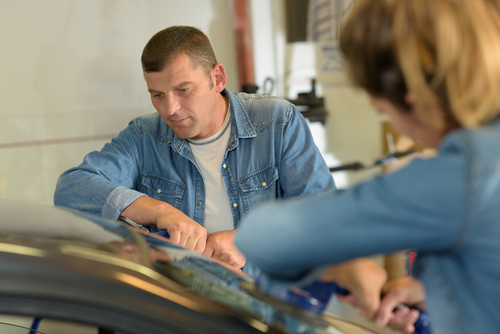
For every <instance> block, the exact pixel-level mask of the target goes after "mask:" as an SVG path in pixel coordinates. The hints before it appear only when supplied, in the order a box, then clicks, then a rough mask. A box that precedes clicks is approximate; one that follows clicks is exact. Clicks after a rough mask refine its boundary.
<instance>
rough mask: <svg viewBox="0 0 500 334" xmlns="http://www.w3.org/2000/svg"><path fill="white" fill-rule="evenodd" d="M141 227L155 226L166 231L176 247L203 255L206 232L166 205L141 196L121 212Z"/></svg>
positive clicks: (178, 211)
mask: <svg viewBox="0 0 500 334" xmlns="http://www.w3.org/2000/svg"><path fill="white" fill-rule="evenodd" d="M122 216H125V217H127V218H129V219H131V220H132V221H134V222H136V223H138V224H141V225H151V224H156V225H157V226H158V228H159V229H164V230H167V232H168V234H169V236H170V238H169V241H170V242H171V243H174V244H176V245H179V246H182V247H185V248H187V249H191V250H194V251H196V252H198V253H203V251H204V250H205V244H206V242H207V230H206V229H205V228H204V227H203V226H201V225H200V224H198V223H197V222H195V221H194V220H192V219H191V218H189V217H188V216H187V215H185V214H184V213H182V212H181V211H180V210H177V209H176V208H174V207H173V206H171V205H170V204H168V203H165V202H162V201H159V200H156V199H154V198H151V197H147V196H143V197H139V198H138V199H136V200H135V201H134V202H132V203H131V204H130V205H129V206H128V207H127V208H126V209H125V210H123V212H122Z"/></svg>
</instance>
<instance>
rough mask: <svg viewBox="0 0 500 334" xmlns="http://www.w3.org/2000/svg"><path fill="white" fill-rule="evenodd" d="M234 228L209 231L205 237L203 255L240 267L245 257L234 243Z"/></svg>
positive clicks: (243, 263)
mask: <svg viewBox="0 0 500 334" xmlns="http://www.w3.org/2000/svg"><path fill="white" fill-rule="evenodd" d="M235 235H236V230H232V231H220V232H215V233H211V234H209V235H208V237H207V244H206V246H205V251H204V252H203V254H204V255H206V256H208V257H211V258H214V259H217V260H219V261H222V262H224V263H227V264H229V265H230V266H232V267H234V268H237V269H241V268H242V267H243V266H244V265H245V262H246V257H245V256H244V255H243V254H242V253H241V252H240V251H239V250H238V249H237V248H236V246H235V245H234V237H235Z"/></svg>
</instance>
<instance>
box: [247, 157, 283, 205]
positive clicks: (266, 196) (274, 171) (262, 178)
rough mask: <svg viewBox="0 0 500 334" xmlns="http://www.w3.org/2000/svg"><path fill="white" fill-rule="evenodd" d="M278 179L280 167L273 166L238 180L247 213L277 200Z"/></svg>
mask: <svg viewBox="0 0 500 334" xmlns="http://www.w3.org/2000/svg"><path fill="white" fill-rule="evenodd" d="M278 178H279V173H278V167H277V166H276V165H271V166H268V167H266V168H264V169H262V170H260V171H256V172H254V173H251V174H250V175H248V176H245V177H242V178H240V179H238V185H239V187H240V190H241V193H242V194H243V198H244V202H245V211H248V210H251V209H252V208H255V206H257V205H259V204H261V203H263V202H266V201H269V200H274V199H276V197H277V188H276V187H277V181H278Z"/></svg>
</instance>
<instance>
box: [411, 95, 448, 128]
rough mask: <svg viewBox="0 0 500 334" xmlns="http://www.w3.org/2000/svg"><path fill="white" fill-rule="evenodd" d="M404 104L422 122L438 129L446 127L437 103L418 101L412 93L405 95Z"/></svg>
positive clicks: (442, 112) (442, 113) (444, 118)
mask: <svg viewBox="0 0 500 334" xmlns="http://www.w3.org/2000/svg"><path fill="white" fill-rule="evenodd" d="M405 102H406V103H407V104H408V105H409V106H410V108H411V112H412V113H413V114H415V115H416V116H417V117H419V118H421V119H422V120H423V121H425V122H427V123H429V124H431V125H432V126H434V127H435V128H438V129H443V128H444V127H445V126H446V117H445V113H444V111H443V109H442V108H441V106H440V105H439V104H438V103H437V102H431V101H425V100H424V99H419V98H417V95H415V94H414V93H412V92H409V93H406V95H405Z"/></svg>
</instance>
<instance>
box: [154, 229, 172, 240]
mask: <svg viewBox="0 0 500 334" xmlns="http://www.w3.org/2000/svg"><path fill="white" fill-rule="evenodd" d="M153 234H156V235H159V236H161V237H164V238H167V239H170V234H168V232H167V230H161V231H158V232H153Z"/></svg>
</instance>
